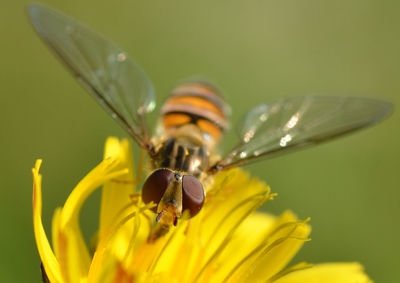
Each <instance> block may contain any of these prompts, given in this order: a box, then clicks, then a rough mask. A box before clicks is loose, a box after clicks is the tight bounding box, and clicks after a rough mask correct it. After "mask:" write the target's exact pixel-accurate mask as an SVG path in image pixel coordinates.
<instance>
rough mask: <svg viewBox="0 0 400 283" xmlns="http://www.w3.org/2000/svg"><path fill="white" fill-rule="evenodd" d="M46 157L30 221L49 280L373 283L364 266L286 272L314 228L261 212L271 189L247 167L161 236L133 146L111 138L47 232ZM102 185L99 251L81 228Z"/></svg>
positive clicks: (304, 266)
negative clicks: (142, 189)
mask: <svg viewBox="0 0 400 283" xmlns="http://www.w3.org/2000/svg"><path fill="white" fill-rule="evenodd" d="M40 165H41V160H38V161H37V162H36V165H35V168H34V169H33V170H32V171H33V179H34V186H33V223H34V232H35V238H36V244H37V248H38V251H39V255H40V258H41V261H42V266H43V270H44V276H45V277H46V278H48V279H49V280H50V282H218V283H219V282H279V283H291V282H308V283H309V282H327V283H329V282H370V280H369V279H368V277H367V276H366V275H365V274H364V273H363V270H362V267H361V266H360V265H359V264H358V263H331V264H317V265H311V264H308V263H304V262H302V263H298V264H295V265H292V266H290V267H287V265H288V263H289V262H290V260H291V259H292V258H293V256H294V255H295V254H296V253H297V251H298V250H299V249H300V247H301V246H302V245H303V243H304V242H305V241H308V235H309V233H310V230H311V228H310V226H309V225H308V224H307V220H305V221H300V220H298V219H297V218H296V216H295V215H294V214H293V213H292V212H290V211H286V212H284V213H283V214H282V215H280V216H278V217H275V216H272V215H269V214H265V213H260V212H256V209H257V208H258V207H259V206H260V205H262V204H263V203H264V202H266V201H268V200H270V199H272V198H273V196H274V195H273V194H271V193H270V188H269V187H268V186H267V185H265V184H264V183H263V182H261V181H259V180H257V179H255V178H250V177H249V175H248V174H247V173H246V172H244V171H242V170H241V169H238V168H236V169H232V170H229V171H227V172H221V173H219V174H217V175H216V176H215V177H214V180H213V183H212V184H211V185H210V186H212V187H211V188H210V190H209V192H210V193H209V194H208V195H207V198H206V202H205V204H204V207H203V208H202V210H201V211H200V213H199V214H198V215H197V216H195V217H194V218H192V219H190V220H184V218H185V215H183V219H182V220H181V221H180V222H179V223H178V225H177V227H171V230H170V231H169V232H168V233H167V234H165V235H163V236H159V237H157V225H154V223H155V215H154V214H153V213H152V212H151V210H150V208H151V206H152V205H151V204H150V205H146V204H144V203H143V202H142V201H141V198H140V195H139V192H138V191H136V190H135V188H134V185H133V184H132V180H134V176H133V172H134V170H133V169H134V168H133V162H132V154H131V150H130V144H129V142H128V141H127V140H123V141H121V142H120V141H119V140H118V139H116V138H109V139H108V140H107V143H106V149H105V158H104V160H103V161H102V162H101V163H100V164H99V165H98V166H97V167H96V168H94V169H93V170H92V171H91V172H90V173H89V174H88V175H86V176H85V177H84V178H83V179H82V181H80V183H79V184H78V185H77V186H76V187H75V189H74V190H73V191H72V193H71V194H70V196H69V197H68V199H67V201H66V202H65V204H64V206H63V207H61V208H58V209H56V211H55V213H54V216H53V221H52V243H53V246H52V247H51V245H50V243H49V240H48V238H47V236H46V233H45V231H44V228H43V225H42V220H41V211H42V189H41V178H42V176H41V175H40V173H39V169H40ZM101 186H103V188H102V199H101V209H100V223H99V229H98V233H97V236H96V239H97V241H94V242H95V243H94V244H93V247H92V248H89V247H88V246H87V245H86V243H85V240H84V238H83V236H82V233H81V230H80V227H79V213H80V209H81V207H82V205H83V203H84V202H85V200H86V199H87V197H88V196H89V195H90V194H91V193H92V192H93V191H94V190H96V189H97V188H98V187H101Z"/></svg>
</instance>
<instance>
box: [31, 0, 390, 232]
mask: <svg viewBox="0 0 400 283" xmlns="http://www.w3.org/2000/svg"><path fill="white" fill-rule="evenodd" d="M28 12H29V15H30V18H31V21H32V23H33V26H34V28H35V29H36V31H37V33H38V34H39V36H40V37H41V38H42V39H43V40H44V41H45V43H47V45H48V46H49V47H50V48H51V50H52V51H53V52H54V53H55V54H56V55H57V56H58V57H59V58H60V59H61V60H62V62H63V63H65V65H66V66H67V67H68V69H69V70H70V71H72V73H73V75H74V76H75V77H76V79H77V80H78V81H79V82H80V83H81V84H82V85H83V86H84V87H85V88H86V89H87V90H88V92H89V93H90V94H91V95H92V96H93V97H94V98H95V99H96V100H97V102H99V103H100V105H101V106H102V107H103V108H104V109H105V110H106V111H107V112H108V113H110V114H111V116H112V117H113V118H114V119H115V120H116V121H117V122H118V123H119V124H120V125H121V126H122V127H123V128H124V129H125V130H126V131H127V132H128V133H129V134H130V135H131V136H132V137H133V139H134V140H135V141H136V142H137V143H138V144H139V146H140V147H141V148H142V149H144V150H145V151H147V153H148V156H149V157H150V160H151V162H150V163H151V167H152V169H153V171H152V173H151V174H150V175H149V176H148V177H147V179H146V180H145V182H144V184H143V188H142V199H143V201H144V202H145V203H149V202H151V201H153V202H154V203H155V204H157V206H156V208H155V209H154V211H155V212H156V213H157V222H159V223H160V224H161V225H165V226H171V225H176V224H177V221H178V219H179V218H180V217H181V216H182V213H183V212H184V211H188V212H189V215H190V217H193V216H195V215H196V214H197V213H198V212H199V211H200V210H201V208H202V205H203V203H204V199H205V194H206V192H205V191H204V189H203V185H202V183H204V182H205V180H206V179H207V178H208V177H210V176H212V175H213V174H216V173H217V172H219V171H221V170H226V169H229V168H232V167H234V166H240V165H244V164H247V163H248V162H251V161H254V160H259V159H266V158H270V157H273V156H275V155H278V154H282V153H287V152H290V151H292V150H295V149H300V148H303V147H306V146H310V145H314V144H319V143H321V142H323V141H326V140H330V139H332V138H335V137H338V136H341V135H344V134H347V133H350V132H353V131H356V130H358V129H361V128H364V127H367V126H370V125H372V124H375V123H377V122H379V121H381V120H382V119H383V118H385V117H386V116H387V115H388V114H389V113H390V112H391V109H392V105H391V104H390V103H388V102H384V101H379V100H375V99H370V98H361V97H359V98H356V97H339V96H337V97H335V96H332V97H326V96H324V97H322V96H302V97H293V98H283V99H280V100H277V101H273V102H269V103H261V104H259V105H257V106H256V107H254V108H253V109H251V110H250V111H249V112H248V113H247V114H246V116H245V117H244V119H243V120H242V123H241V126H240V127H239V136H240V140H239V143H238V144H237V145H236V146H235V147H234V149H233V150H231V151H230V152H229V153H228V154H226V155H225V156H224V157H222V158H217V155H216V154H215V148H216V146H217V144H218V143H219V141H220V140H221V138H222V136H223V133H224V132H225V131H226V129H227V124H228V116H229V106H228V104H227V103H226V102H225V101H224V100H223V99H222V97H221V96H220V95H219V93H218V91H217V90H216V88H215V87H213V86H212V85H211V84H208V83H203V82H197V81H192V82H186V83H184V84H181V85H179V86H178V87H177V88H175V89H174V90H173V91H172V93H171V95H170V96H169V97H168V99H167V100H166V102H165V103H164V105H163V106H162V108H161V113H160V118H161V119H160V123H159V125H158V129H159V130H158V133H157V134H155V135H153V136H152V135H151V134H150V132H149V130H148V127H147V125H146V116H147V114H148V113H150V112H152V111H153V110H154V108H155V96H154V91H153V87H152V85H151V82H150V80H149V79H148V77H147V76H146V75H145V73H144V72H143V71H142V70H141V69H140V68H139V67H138V65H136V64H135V63H134V62H133V61H132V60H131V59H130V58H129V57H128V55H127V54H126V53H125V52H123V51H122V50H120V49H119V48H118V47H116V46H115V45H114V44H113V43H112V42H110V41H109V40H107V39H105V38H103V37H102V36H101V35H99V34H97V33H95V32H93V31H91V30H90V29H88V28H87V27H85V26H84V25H82V24H81V23H79V22H77V21H75V20H73V19H71V18H69V17H67V16H65V15H63V14H61V13H59V12H57V11H55V10H53V9H50V8H48V7H45V6H42V5H37V4H34V5H30V6H29V8H28Z"/></svg>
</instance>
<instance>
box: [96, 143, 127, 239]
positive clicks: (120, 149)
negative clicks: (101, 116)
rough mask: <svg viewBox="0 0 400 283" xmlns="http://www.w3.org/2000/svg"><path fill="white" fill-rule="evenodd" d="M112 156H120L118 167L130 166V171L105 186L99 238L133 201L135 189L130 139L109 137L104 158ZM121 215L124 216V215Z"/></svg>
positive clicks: (102, 197) (102, 196)
mask: <svg viewBox="0 0 400 283" xmlns="http://www.w3.org/2000/svg"><path fill="white" fill-rule="evenodd" d="M110 157H112V158H118V159H119V160H120V161H121V162H120V164H119V166H118V168H119V169H122V168H128V170H129V172H128V174H126V175H123V176H120V177H119V178H118V180H116V181H111V182H107V183H106V184H104V186H103V189H102V195H101V206H100V225H99V227H100V228H99V239H101V238H102V237H103V236H104V234H105V232H106V230H107V229H108V228H109V227H110V226H111V225H112V224H114V222H115V221H116V220H117V219H116V217H117V214H118V213H119V212H121V210H123V208H124V207H126V206H127V205H129V204H130V203H131V201H130V197H131V195H132V194H133V193H134V189H135V186H134V184H133V181H134V179H135V177H134V175H133V172H134V168H133V161H132V151H131V144H130V143H129V141H128V140H126V139H124V140H122V142H120V141H119V140H118V139H117V138H114V137H110V138H108V139H107V141H106V147H105V152H104V159H107V158H110ZM125 215H126V213H125ZM121 216H122V217H123V216H124V215H121Z"/></svg>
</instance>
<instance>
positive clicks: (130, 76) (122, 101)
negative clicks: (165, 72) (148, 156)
mask: <svg viewBox="0 0 400 283" xmlns="http://www.w3.org/2000/svg"><path fill="white" fill-rule="evenodd" d="M28 13H29V15H30V18H31V21H32V23H33V26H34V28H35V29H36V31H37V32H38V34H39V35H40V37H41V38H42V39H43V40H44V41H45V42H46V43H47V44H48V45H49V46H50V47H51V49H52V50H53V51H54V52H55V54H57V55H58V56H59V57H60V58H61V60H62V61H63V62H64V63H65V64H66V66H67V67H68V68H69V69H70V70H71V71H72V73H73V74H74V75H75V76H76V78H77V80H78V81H79V82H80V83H81V84H82V85H83V86H84V87H85V88H86V89H87V90H88V91H89V92H90V93H91V94H92V95H93V96H94V98H95V99H96V100H97V101H98V102H99V103H100V104H101V106H102V107H103V108H104V109H105V110H106V111H107V112H109V113H110V114H111V116H112V117H113V118H114V119H115V120H117V121H118V123H119V124H120V125H121V126H122V127H123V128H125V129H126V130H127V131H128V132H129V133H130V134H131V135H132V136H133V137H134V138H135V139H136V141H137V142H138V143H139V144H140V145H141V146H142V147H144V148H147V149H149V148H151V144H150V141H149V134H148V131H147V127H146V123H145V114H146V113H148V112H151V111H152V110H153V109H154V107H155V100H154V91H153V87H152V85H151V82H150V80H149V79H148V78H147V76H146V75H145V73H144V72H143V71H142V70H141V69H140V67H139V66H138V65H136V64H135V63H134V62H133V61H132V60H131V59H130V58H129V57H128V56H127V55H126V54H125V53H124V52H123V51H121V50H120V49H119V48H118V47H117V46H115V45H114V44H113V43H112V42H110V41H108V40H106V39H104V38H103V37H102V36H100V35H99V34H97V33H95V32H93V31H91V30H90V29H88V28H87V27H85V26H84V25H82V24H81V23H79V22H77V21H75V20H73V19H71V18H69V17H67V16H65V15H63V14H61V13H59V12H57V11H55V10H53V9H51V8H48V7H46V6H42V5H38V4H32V5H30V6H29V7H28Z"/></svg>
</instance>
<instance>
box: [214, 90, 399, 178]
mask: <svg viewBox="0 0 400 283" xmlns="http://www.w3.org/2000/svg"><path fill="white" fill-rule="evenodd" d="M391 110H392V104H390V103H388V102H384V101H380V100H375V99H370V98H361V97H340V96H332V97H326V96H303V97H293V98H285V99H281V100H278V101H275V102H271V103H265V104H260V105H258V106H256V107H254V108H253V109H251V110H250V111H249V112H248V113H247V115H246V116H245V117H244V119H243V120H242V124H241V127H240V129H239V134H240V138H241V141H240V143H239V144H238V145H237V146H236V147H235V148H234V149H233V150H232V151H231V152H230V153H229V154H227V155H226V156H225V157H224V158H223V159H222V160H220V161H219V162H217V163H216V164H215V165H214V166H213V167H211V168H210V169H209V172H210V173H216V172H218V171H219V170H224V169H228V168H231V167H234V166H240V165H243V164H246V163H248V162H250V161H253V160H258V159H263V158H269V157H274V156H276V155H278V154H283V153H287V152H290V151H291V150H295V149H300V148H303V147H306V146H310V145H314V144H318V143H321V142H324V141H327V140H330V139H332V138H335V137H338V136H341V135H344V134H347V133H350V132H353V131H356V130H358V129H361V128H364V127H367V126H369V125H372V124H375V123H377V122H379V121H380V120H382V119H383V118H385V117H386V116H387V115H388V114H389V113H390V112H391Z"/></svg>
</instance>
